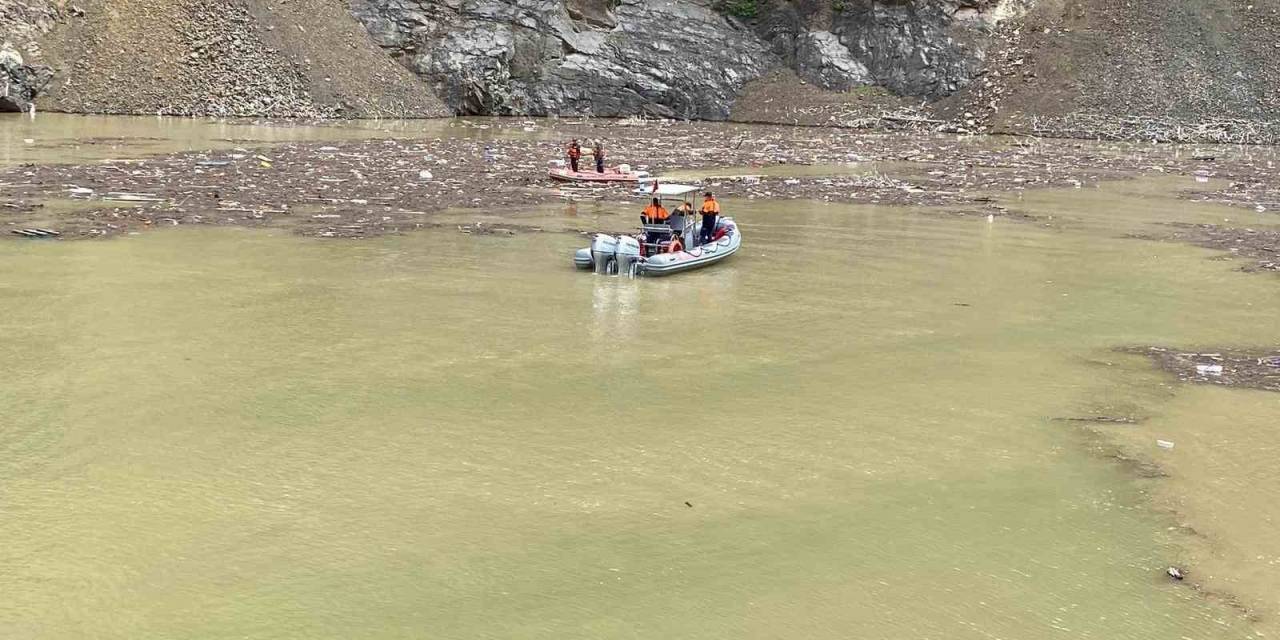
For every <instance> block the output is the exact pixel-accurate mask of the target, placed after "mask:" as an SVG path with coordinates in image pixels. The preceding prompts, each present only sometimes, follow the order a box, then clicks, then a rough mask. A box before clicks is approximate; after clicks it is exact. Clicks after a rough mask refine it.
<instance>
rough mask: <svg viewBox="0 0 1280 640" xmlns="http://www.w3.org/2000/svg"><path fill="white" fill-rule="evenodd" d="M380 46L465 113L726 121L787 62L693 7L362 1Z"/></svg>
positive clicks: (636, 2)
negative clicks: (743, 94) (746, 94)
mask: <svg viewBox="0 0 1280 640" xmlns="http://www.w3.org/2000/svg"><path fill="white" fill-rule="evenodd" d="M353 11H354V13H355V15H356V16H357V17H358V18H360V20H361V21H363V22H364V23H365V25H366V26H367V27H368V28H369V32H370V33H371V34H372V35H373V38H374V41H375V42H377V43H378V44H380V45H382V46H383V47H385V48H387V49H388V50H389V51H390V52H391V53H392V55H393V56H395V57H396V58H397V59H399V60H400V61H401V62H402V63H403V64H404V65H405V66H407V67H408V68H409V69H411V70H412V71H414V72H415V73H417V74H418V75H419V76H420V77H422V78H423V79H425V80H426V81H428V82H429V83H430V84H431V85H432V86H433V87H435V88H436V91H437V93H438V94H439V95H440V97H441V98H443V99H444V101H445V102H446V103H447V104H448V105H449V106H450V107H452V108H453V109H454V110H455V111H456V112H457V113H460V114H498V115H513V114H528V115H548V114H565V115H569V114H583V115H586V114H590V115H596V116H624V115H633V114H651V115H657V116H665V117H678V118H701V119H724V118H726V117H728V114H729V107H730V105H731V104H732V102H733V97H734V95H735V94H736V93H737V91H738V89H740V88H741V86H742V85H743V83H745V82H746V81H748V80H751V79H753V78H755V77H758V76H759V75H760V74H761V73H763V72H764V71H765V70H766V69H768V68H769V67H771V66H772V65H774V64H776V63H777V61H776V60H775V59H774V58H773V56H771V55H769V53H768V52H767V51H766V50H765V47H764V45H763V43H761V42H760V41H759V39H758V38H757V37H756V36H755V35H754V34H753V33H752V32H751V31H750V30H748V29H746V28H744V27H741V26H739V25H737V24H735V23H734V22H732V21H731V20H729V19H727V18H725V17H724V16H722V15H720V14H718V13H716V12H715V11H713V10H712V9H711V8H710V7H709V6H707V5H705V4H701V3H698V2H692V1H688V0H622V1H621V2H620V3H617V4H614V3H613V1H612V0H568V1H567V2H566V1H563V0H443V1H438V0H356V1H355V3H354V5H353Z"/></svg>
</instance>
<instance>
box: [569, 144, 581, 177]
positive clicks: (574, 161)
mask: <svg viewBox="0 0 1280 640" xmlns="http://www.w3.org/2000/svg"><path fill="white" fill-rule="evenodd" d="M581 157H582V147H581V146H580V145H578V139H577V138H574V139H573V141H572V142H570V143H569V168H570V169H572V170H573V171H574V173H577V171H578V159H579V158H581Z"/></svg>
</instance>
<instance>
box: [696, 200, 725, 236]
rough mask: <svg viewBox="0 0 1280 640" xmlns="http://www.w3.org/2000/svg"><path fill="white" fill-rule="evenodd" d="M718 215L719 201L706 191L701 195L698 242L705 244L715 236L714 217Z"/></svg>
mask: <svg viewBox="0 0 1280 640" xmlns="http://www.w3.org/2000/svg"><path fill="white" fill-rule="evenodd" d="M718 217H720V203H719V202H716V197H715V196H713V195H711V192H710V191H708V192H706V193H705V194H703V195H702V232H701V233H700V234H698V243H699V244H707V243H708V242H711V240H712V239H713V238H715V237H716V218H718Z"/></svg>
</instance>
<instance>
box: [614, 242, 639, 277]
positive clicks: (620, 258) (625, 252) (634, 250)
mask: <svg viewBox="0 0 1280 640" xmlns="http://www.w3.org/2000/svg"><path fill="white" fill-rule="evenodd" d="M614 255H615V256H616V257H615V260H617V264H618V271H617V272H618V274H620V275H635V274H634V272H633V269H635V267H636V266H637V265H638V264H639V261H640V241H639V240H636V239H635V238H633V237H631V236H620V237H619V238H618V246H617V250H616V252H615V253H614Z"/></svg>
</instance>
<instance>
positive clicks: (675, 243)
mask: <svg viewBox="0 0 1280 640" xmlns="http://www.w3.org/2000/svg"><path fill="white" fill-rule="evenodd" d="M681 251H684V243H682V242H680V238H679V237H676V238H672V239H671V244H669V245H667V253H679V252H681Z"/></svg>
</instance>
